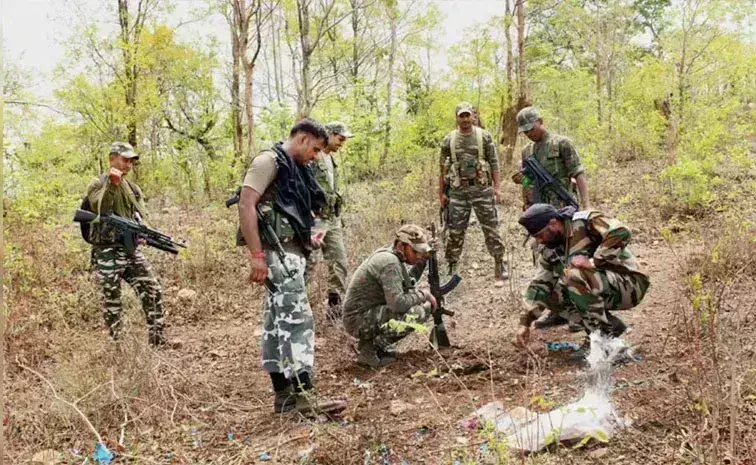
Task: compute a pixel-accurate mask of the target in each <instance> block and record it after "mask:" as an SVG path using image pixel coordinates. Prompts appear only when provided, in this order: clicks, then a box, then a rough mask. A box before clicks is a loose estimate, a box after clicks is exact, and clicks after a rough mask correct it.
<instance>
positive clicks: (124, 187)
mask: <svg viewBox="0 0 756 465" xmlns="http://www.w3.org/2000/svg"><path fill="white" fill-rule="evenodd" d="M86 197H87V198H88V199H89V205H90V207H91V210H92V212H93V213H97V214H101V215H104V214H110V213H112V214H115V215H118V216H121V217H123V218H130V219H134V218H136V216H137V210H141V211H143V212H146V211H147V209H146V208H145V206H144V194H142V189H140V188H139V186H137V185H136V184H134V183H133V182H131V181H129V180H127V179H126V178H123V179H122V182H121V183H119V184H118V185H115V184H112V183H111V182H110V181H109V180H108V177H107V175H100V176H98V177H96V178H94V179H93V180H92V181H91V182H90V183H89V186H87V194H86ZM136 204H138V205H136ZM142 219H145V218H142ZM89 231H90V232H89V237H90V240H91V241H92V243H94V244H101V245H107V244H116V243H118V241H119V237H118V231H116V230H115V229H113V228H110V227H107V226H104V225H102V224H101V223H94V222H93V223H92V227H91V228H90V230H89Z"/></svg>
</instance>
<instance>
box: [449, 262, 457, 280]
mask: <svg viewBox="0 0 756 465" xmlns="http://www.w3.org/2000/svg"><path fill="white" fill-rule="evenodd" d="M458 272H459V269H458V268H457V262H449V276H450V277H451V276H454V275H455V274H457V273H458Z"/></svg>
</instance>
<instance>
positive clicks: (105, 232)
mask: <svg viewBox="0 0 756 465" xmlns="http://www.w3.org/2000/svg"><path fill="white" fill-rule="evenodd" d="M98 178H99V179H100V182H102V183H103V188H104V184H105V183H106V182H107V179H108V174H107V173H102V174H100V175H99V176H98ZM122 180H123V181H124V182H126V185H127V186H129V191H130V192H131V194H132V195H133V197H134V201H135V202H141V201H142V195H141V194H140V191H139V189H137V188H136V187H134V186H135V185H134V184H132V183H131V182H130V181H129V180H128V179H126V178H122ZM79 209H80V210H86V211H89V212H92V213H97V214H98V215H99V214H100V212H96V211H94V209H93V208H92V204H91V203H90V202H89V195H85V196H84V198H83V199H82V200H81V205H79ZM134 210H135V208H134V206H133V205H132V207H131V216H132V217H133V216H134ZM106 213H108V212H106ZM79 227H80V231H81V237H82V238H83V239H84V240H85V241H86V242H87V243H88V244H91V245H95V246H97V245H99V246H107V245H117V244H118V243H119V233H118V231H117V230H116V229H114V228H112V227H110V226H109V225H106V224H103V223H100V222H97V223H95V224H92V223H91V222H90V223H87V222H83V221H82V222H81V223H79Z"/></svg>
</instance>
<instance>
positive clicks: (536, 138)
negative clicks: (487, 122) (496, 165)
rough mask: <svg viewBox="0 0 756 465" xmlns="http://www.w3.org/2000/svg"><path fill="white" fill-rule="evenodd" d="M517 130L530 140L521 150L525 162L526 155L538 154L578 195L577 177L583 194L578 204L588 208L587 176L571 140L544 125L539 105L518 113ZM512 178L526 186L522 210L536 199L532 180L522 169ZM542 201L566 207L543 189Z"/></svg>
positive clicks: (528, 156) (554, 175)
mask: <svg viewBox="0 0 756 465" xmlns="http://www.w3.org/2000/svg"><path fill="white" fill-rule="evenodd" d="M517 131H518V132H520V133H524V134H525V136H526V137H527V138H528V139H530V140H531V142H529V143H528V144H527V145H526V146H525V147H524V148H523V149H522V159H523V161H524V160H525V159H526V158H530V157H535V159H536V161H538V163H539V164H540V165H541V166H543V167H544V168H545V169H546V170H547V171H548V172H549V173H550V174H551V176H553V177H554V179H556V180H557V181H558V182H559V183H560V184H561V185H562V187H564V189H565V190H566V191H567V192H569V193H570V194H572V196H573V197H575V188H574V187H573V184H572V180H573V179H574V180H575V184H577V189H578V192H579V194H580V199H579V202H578V204H579V205H580V208H581V209H583V210H587V209H588V208H589V202H588V179H587V178H586V176H585V168H583V165H581V164H580V156H579V155H578V153H577V150H576V149H575V145H574V144H573V143H572V141H571V140H570V139H568V138H566V137H564V136H560V135H557V134H552V133H550V132H549V131H547V130H546V128H545V127H544V126H543V118H541V115H540V113H539V112H538V109H537V108H536V107H525V108H523V109H522V110H520V112H519V113H517ZM523 168H524V164H523ZM512 180H513V181H514V182H516V183H517V184H522V185H523V202H524V205H523V210H525V209H527V208H528V207H529V206H530V205H532V204H533V202H534V201H533V191H532V189H533V188H534V187H533V186H532V184H531V181H532V180H526V179H525V178H524V177H523V175H522V173H521V172H520V173H515V175H514V176H512ZM576 200H577V199H576ZM541 202H543V203H550V204H551V205H554V206H555V207H557V208H561V207H564V206H565V205H562V204H561V203H560V201H559V199H558V198H557V197H556V196H551V195H550V192H541Z"/></svg>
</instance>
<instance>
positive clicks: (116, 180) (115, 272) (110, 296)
mask: <svg viewBox="0 0 756 465" xmlns="http://www.w3.org/2000/svg"><path fill="white" fill-rule="evenodd" d="M138 159H139V155H137V154H136V153H135V152H134V149H133V147H132V146H131V145H130V144H128V143H126V142H114V143H113V144H112V145H111V146H110V152H109V162H110V170H109V171H108V172H107V173H104V174H101V175H100V176H98V177H96V178H95V179H93V180H92V182H90V183H89V186H88V187H87V194H86V200H88V202H89V208H90V209H91V211H92V212H94V213H97V214H98V215H104V214H111V213H112V214H115V215H118V216H121V217H124V218H130V219H135V220H137V221H142V220H143V219H146V217H147V210H146V208H145V206H144V195H143V194H142V190H141V189H140V188H139V186H137V185H136V184H135V183H133V182H131V181H129V180H127V179H126V176H127V175H128V174H129V172H130V171H131V168H132V166H133V165H134V162H135V161H137V160H138ZM89 242H90V243H91V244H92V264H93V266H94V270H95V279H96V280H97V282H98V284H99V285H100V290H101V292H102V314H103V317H104V318H105V324H106V325H107V327H108V331H109V332H110V336H111V337H113V339H116V340H117V339H120V338H121V336H122V330H123V321H122V314H123V308H122V306H121V280H124V281H126V282H127V283H128V284H129V285H130V286H131V287H132V288H134V291H135V292H136V295H137V296H139V299H140V300H141V303H142V311H144V314H145V316H146V317H147V326H148V333H149V336H148V341H149V343H150V344H151V345H153V346H164V345H165V343H166V341H165V337H164V336H163V296H162V289H161V287H160V283H159V282H158V280H157V277H156V276H155V273H154V272H153V270H152V266H151V265H150V263H149V262H148V261H147V259H146V258H145V256H144V255H143V254H142V252H141V251H140V250H139V249H136V250H134V252H132V253H126V251H125V250H124V247H123V242H122V238H121V237H120V236H119V234H118V231H116V230H115V229H113V228H108V227H106V226H103V225H102V224H101V223H94V222H93V224H92V226H91V228H90V237H89Z"/></svg>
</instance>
